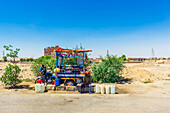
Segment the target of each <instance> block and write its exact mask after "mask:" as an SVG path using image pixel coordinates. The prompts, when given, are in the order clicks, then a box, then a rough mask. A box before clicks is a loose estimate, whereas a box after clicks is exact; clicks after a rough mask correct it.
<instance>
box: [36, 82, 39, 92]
mask: <svg viewBox="0 0 170 113" xmlns="http://www.w3.org/2000/svg"><path fill="white" fill-rule="evenodd" d="M39 90H40V85H39V84H38V83H37V84H35V92H39Z"/></svg>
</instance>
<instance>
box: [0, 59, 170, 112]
mask: <svg viewBox="0 0 170 113" xmlns="http://www.w3.org/2000/svg"><path fill="white" fill-rule="evenodd" d="M6 65H8V63H0V76H1V75H2V74H3V72H4V68H5V66H6ZM17 65H18V66H19V67H20V68H21V74H20V75H21V76H22V79H26V78H29V79H34V78H35V76H34V75H33V73H32V72H31V70H30V64H29V63H27V64H24V63H18V64H17ZM122 76H123V77H124V78H125V79H127V81H123V82H118V83H115V85H116V94H114V95H101V94H79V92H73V91H49V92H45V93H43V94H42V93H35V91H34V90H33V89H31V88H32V87H34V83H31V82H23V83H21V84H19V85H20V86H28V87H22V88H18V89H5V88H4V86H3V85H2V83H0V113H11V112H14V113H21V112H22V113H23V112H24V113H27V112H29V113H30V112H35V113H36V112H42V113H43V112H44V113H45V112H50V113H55V112H59V113H60V112H61V113H66V112H71V113H82V112H90V113H94V112H96V113H117V112H118V113H125V112H126V113H143V112H146V113H155V112H156V113H170V62H169V61H166V62H164V63H158V62H144V63H127V64H125V68H124V70H123V72H122Z"/></svg>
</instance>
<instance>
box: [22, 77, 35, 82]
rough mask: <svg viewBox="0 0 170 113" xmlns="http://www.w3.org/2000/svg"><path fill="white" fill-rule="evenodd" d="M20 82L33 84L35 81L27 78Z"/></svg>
mask: <svg viewBox="0 0 170 113" xmlns="http://www.w3.org/2000/svg"><path fill="white" fill-rule="evenodd" d="M22 81H24V82H33V83H34V82H35V80H34V79H29V78H26V79H23V80H22Z"/></svg>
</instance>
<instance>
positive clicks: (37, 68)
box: [31, 56, 56, 75]
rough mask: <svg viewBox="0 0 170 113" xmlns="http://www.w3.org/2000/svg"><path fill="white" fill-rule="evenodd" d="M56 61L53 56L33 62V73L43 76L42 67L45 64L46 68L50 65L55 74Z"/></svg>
mask: <svg viewBox="0 0 170 113" xmlns="http://www.w3.org/2000/svg"><path fill="white" fill-rule="evenodd" d="M55 63H56V59H55V58H54V57H52V56H42V57H40V58H38V59H36V60H34V61H33V62H32V65H31V71H32V72H33V73H34V75H41V72H40V66H41V65H42V64H43V65H44V66H45V67H48V65H50V70H51V72H52V73H53V72H54V68H55Z"/></svg>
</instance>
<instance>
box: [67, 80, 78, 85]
mask: <svg viewBox="0 0 170 113" xmlns="http://www.w3.org/2000/svg"><path fill="white" fill-rule="evenodd" d="M64 85H65V86H75V85H76V83H75V82H74V81H73V80H67V81H66V82H64Z"/></svg>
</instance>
